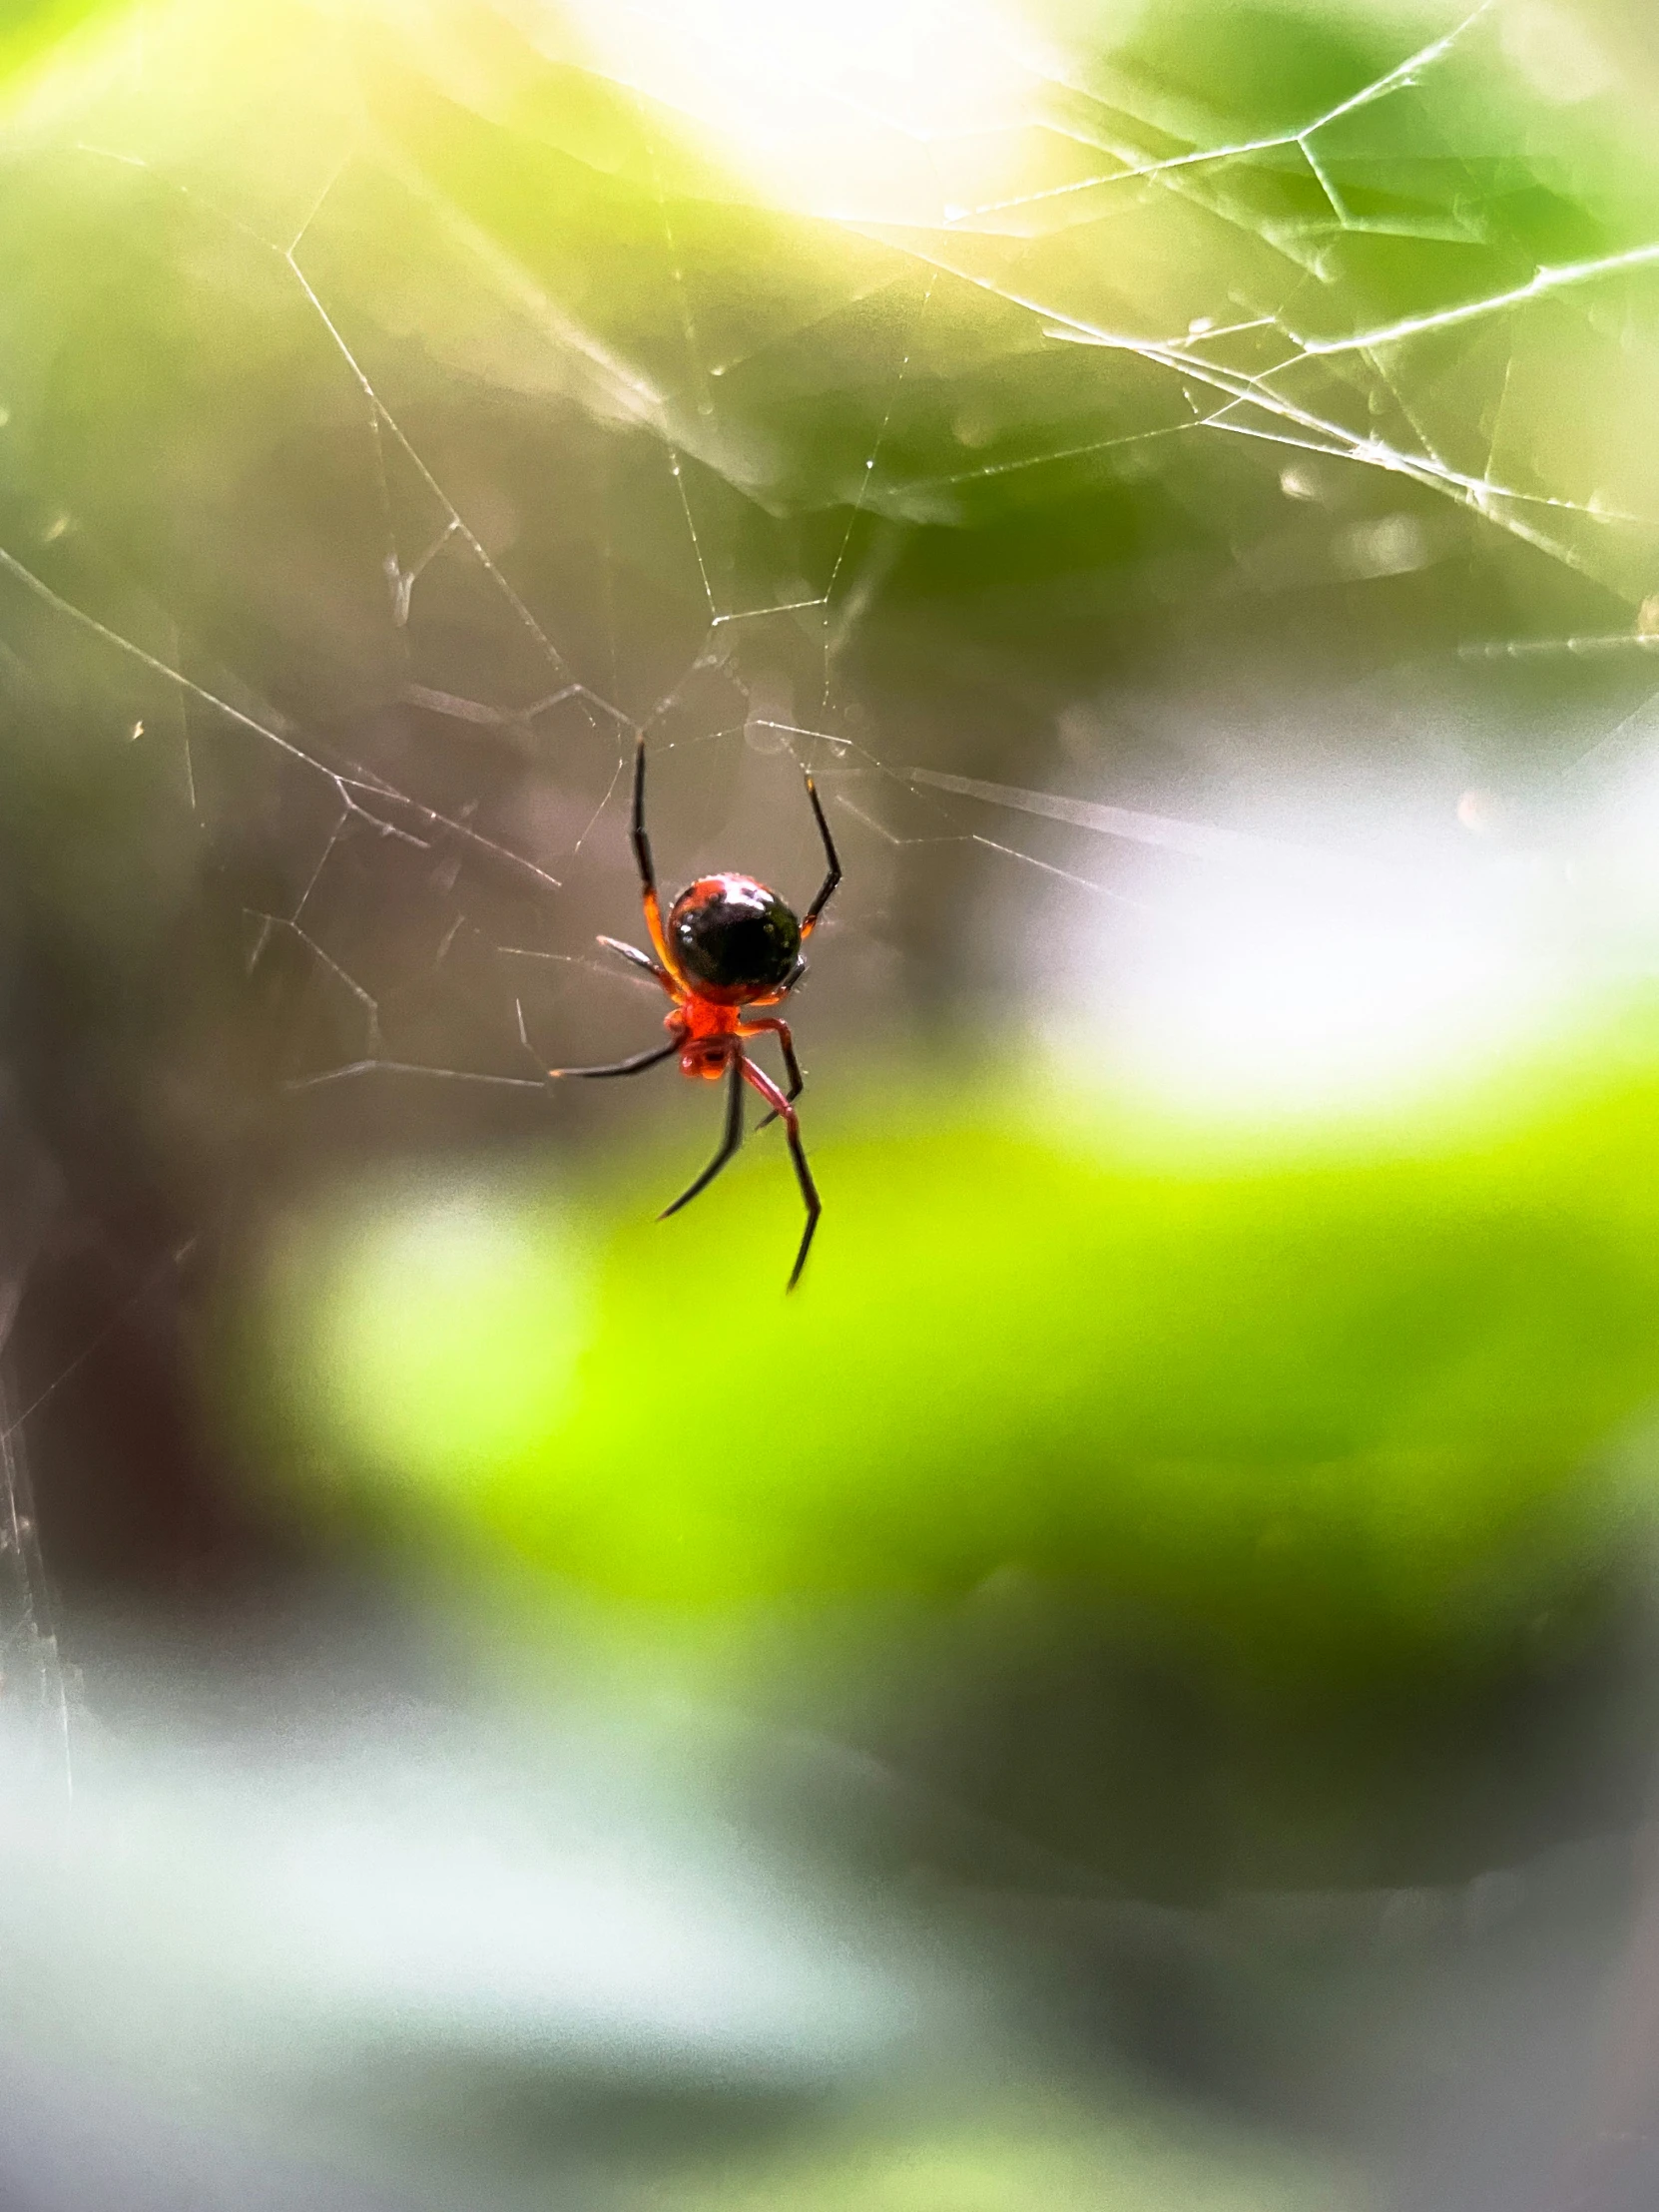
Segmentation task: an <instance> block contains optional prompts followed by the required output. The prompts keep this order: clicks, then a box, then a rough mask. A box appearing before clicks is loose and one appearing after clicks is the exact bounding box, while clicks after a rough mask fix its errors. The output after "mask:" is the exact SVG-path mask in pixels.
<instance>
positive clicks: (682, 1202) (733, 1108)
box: [657, 1051, 743, 1221]
mask: <svg viewBox="0 0 1659 2212" xmlns="http://www.w3.org/2000/svg"><path fill="white" fill-rule="evenodd" d="M726 1066H727V1083H726V1134H725V1135H724V1136H723V1137H722V1139H721V1141H720V1150H719V1151H718V1152H717V1153H716V1154H715V1156H714V1158H713V1159H712V1160H711V1161H710V1162H709V1164H708V1166H707V1167H706V1168H705V1169H704V1170H703V1173H702V1174H701V1175H700V1176H699V1177H698V1179H697V1181H696V1182H695V1183H694V1184H693V1185H692V1186H691V1188H690V1190H686V1191H682V1192H681V1193H680V1196H679V1197H678V1198H677V1199H676V1200H675V1201H674V1204H673V1205H672V1206H665V1207H664V1208H663V1210H662V1212H661V1213H660V1214H659V1215H658V1216H657V1219H658V1220H659V1221H667V1219H668V1217H669V1215H670V1214H677V1213H678V1212H679V1211H680V1209H681V1207H682V1206H689V1205H690V1204H691V1202H692V1200H693V1199H694V1198H695V1197H696V1196H697V1195H698V1193H699V1191H706V1190H707V1189H708V1188H709V1185H710V1184H711V1183H712V1182H713V1181H714V1179H715V1177H716V1176H717V1175H718V1174H719V1173H720V1171H721V1169H722V1168H723V1167H724V1166H725V1165H726V1163H727V1161H728V1160H730V1159H731V1157H732V1155H733V1153H734V1152H736V1151H737V1149H738V1147H739V1145H741V1144H742V1143H743V1054H742V1052H741V1051H734V1052H733V1053H732V1056H731V1058H730V1059H729V1060H728V1061H727V1063H726Z"/></svg>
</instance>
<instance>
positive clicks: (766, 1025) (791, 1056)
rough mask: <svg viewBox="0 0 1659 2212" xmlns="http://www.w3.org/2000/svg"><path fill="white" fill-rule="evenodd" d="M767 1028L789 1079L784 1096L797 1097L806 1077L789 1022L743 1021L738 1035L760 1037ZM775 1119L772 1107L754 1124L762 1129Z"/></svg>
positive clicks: (776, 1115)
mask: <svg viewBox="0 0 1659 2212" xmlns="http://www.w3.org/2000/svg"><path fill="white" fill-rule="evenodd" d="M768 1030H771V1031H772V1033H773V1034H774V1036H776V1037H777V1039H778V1049H779V1050H780V1052H782V1053H783V1055H784V1068H785V1072H786V1073H787V1074H788V1076H789V1079H790V1087H789V1089H788V1090H787V1091H786V1092H785V1093H784V1096H785V1097H786V1098H792V1099H793V1098H799V1097H800V1096H801V1093H802V1091H803V1089H804V1088H805V1086H806V1081H807V1078H806V1077H805V1076H804V1075H803V1074H802V1072H801V1062H800V1061H799V1060H798V1059H797V1058H796V1056H795V1038H794V1037H793V1036H792V1035H791V1034H790V1025H789V1023H788V1022H787V1021H776V1020H773V1021H745V1022H740V1023H739V1024H738V1035H739V1036H740V1037H761V1036H765V1034H766V1033H767V1031H768ZM777 1119H778V1113H777V1109H776V1108H774V1110H773V1111H772V1112H771V1113H770V1114H763V1115H762V1116H761V1118H760V1120H759V1121H758V1122H757V1123H756V1124H755V1126H756V1128H757V1129H764V1128H765V1127H766V1125H767V1123H768V1122H769V1121H776V1120H777Z"/></svg>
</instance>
